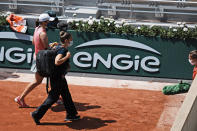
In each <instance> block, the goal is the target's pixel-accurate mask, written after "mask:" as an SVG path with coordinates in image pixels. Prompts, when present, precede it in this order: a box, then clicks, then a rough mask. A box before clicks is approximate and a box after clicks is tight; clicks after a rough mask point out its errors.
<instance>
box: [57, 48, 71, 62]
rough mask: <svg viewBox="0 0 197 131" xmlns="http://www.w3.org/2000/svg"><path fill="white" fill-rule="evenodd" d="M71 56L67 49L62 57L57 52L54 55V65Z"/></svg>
mask: <svg viewBox="0 0 197 131" xmlns="http://www.w3.org/2000/svg"><path fill="white" fill-rule="evenodd" d="M70 57H71V54H70V52H69V51H68V52H67V53H66V56H64V57H63V55H62V54H58V55H57V56H56V57H55V65H57V66H58V65H61V64H62V63H64V62H65V61H67V60H68V59H69V58H70Z"/></svg>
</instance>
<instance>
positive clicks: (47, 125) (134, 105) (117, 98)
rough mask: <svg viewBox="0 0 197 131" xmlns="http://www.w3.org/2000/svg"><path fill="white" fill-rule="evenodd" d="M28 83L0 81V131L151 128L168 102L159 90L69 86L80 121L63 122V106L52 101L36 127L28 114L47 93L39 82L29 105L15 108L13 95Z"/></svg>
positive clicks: (139, 130)
mask: <svg viewBox="0 0 197 131" xmlns="http://www.w3.org/2000/svg"><path fill="white" fill-rule="evenodd" d="M27 84H28V83H23V82H11V81H0V94H1V95H0V100H1V101H0V102H1V108H0V112H1V115H0V121H1V122H0V131H73V130H96V131H153V130H154V129H155V127H156V125H157V122H158V121H159V118H160V115H161V113H162V112H163V108H164V104H165V103H166V102H167V101H168V96H165V95H163V94H162V92H158V91H145V90H132V89H114V88H101V87H85V86H72V85H69V89H70V92H71V95H72V97H73V100H74V102H75V105H76V107H77V109H78V112H79V115H80V116H81V120H79V121H75V122H64V121H63V120H64V118H65V115H66V114H65V109H64V107H63V106H62V105H56V104H54V105H53V106H52V107H51V109H49V110H48V112H47V113H46V114H45V116H44V117H43V119H42V120H41V123H42V125H38V126H36V125H35V123H34V122H33V120H32V118H31V117H30V115H29V114H30V112H32V111H34V110H35V109H36V107H38V106H39V105H40V104H41V103H42V102H43V100H45V98H46V97H47V94H46V90H45V85H44V84H42V85H40V86H39V87H37V88H35V90H33V92H31V93H30V94H29V95H28V96H27V97H26V103H27V104H29V105H30V106H31V108H18V105H17V104H16V103H15V102H14V98H15V97H16V96H17V95H19V94H20V93H21V92H22V91H23V90H24V88H25V87H26V85H27ZM167 130H170V127H167V129H165V131H167Z"/></svg>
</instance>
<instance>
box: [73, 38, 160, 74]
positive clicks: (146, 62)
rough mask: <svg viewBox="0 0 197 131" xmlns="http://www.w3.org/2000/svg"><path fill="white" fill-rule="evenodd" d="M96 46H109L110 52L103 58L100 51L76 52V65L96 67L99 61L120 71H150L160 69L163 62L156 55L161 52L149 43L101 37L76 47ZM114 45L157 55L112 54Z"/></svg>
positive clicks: (74, 60) (74, 58)
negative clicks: (111, 50) (148, 44)
mask: <svg viewBox="0 0 197 131" xmlns="http://www.w3.org/2000/svg"><path fill="white" fill-rule="evenodd" d="M95 46H96V47H97V48H99V46H102V47H104V46H106V48H109V52H106V55H107V57H105V58H103V57H102V56H101V53H100V52H93V53H90V52H88V51H80V52H77V53H75V54H74V56H73V63H74V65H75V66H77V67H78V68H83V69H84V68H87V69H89V68H96V67H97V66H98V62H101V63H102V64H103V65H104V66H105V68H107V69H109V68H115V69H117V70H120V71H125V70H131V69H134V70H135V71H138V70H139V69H140V68H142V69H143V70H144V71H146V72H150V73H154V72H158V71H159V67H160V64H161V63H160V60H159V58H157V57H156V56H160V55H161V53H159V52H158V51H156V50H155V49H153V48H151V47H149V46H147V45H144V44H142V43H139V42H136V41H132V40H126V39H117V38H108V39H99V40H93V41H89V42H86V43H83V44H81V45H78V46H76V47H75V49H83V48H84V50H85V47H86V48H88V49H89V50H90V49H91V47H95ZM113 47H124V48H134V49H140V50H142V51H147V52H151V53H152V54H155V55H154V56H153V55H151V56H150V55H149V56H145V57H143V58H141V57H140V55H139V54H135V55H134V56H133V55H132V56H131V55H129V54H128V53H122V54H116V55H113V56H112V53H111V52H110V49H112V48H113Z"/></svg>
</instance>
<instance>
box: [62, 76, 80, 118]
mask: <svg viewBox="0 0 197 131" xmlns="http://www.w3.org/2000/svg"><path fill="white" fill-rule="evenodd" d="M60 95H61V96H62V99H63V103H64V107H65V109H66V112H67V116H75V115H76V114H78V113H77V110H76V108H75V105H74V102H73V100H72V97H71V94H70V92H69V89H68V84H67V81H66V79H65V78H62V81H61V88H60Z"/></svg>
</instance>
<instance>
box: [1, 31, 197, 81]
mask: <svg viewBox="0 0 197 131" xmlns="http://www.w3.org/2000/svg"><path fill="white" fill-rule="evenodd" d="M33 31H34V30H33V29H29V30H28V33H27V34H19V33H15V32H11V31H8V30H1V32H0V67H5V68H22V69H29V68H30V66H31V61H32V56H33V52H34V48H33V45H32V43H31V40H32V35H33ZM69 32H70V33H71V34H72V36H73V42H74V45H72V46H71V47H69V50H70V52H71V54H72V58H71V60H70V61H71V72H84V73H96V74H110V75H124V76H146V77H160V78H178V79H191V78H192V70H193V67H192V66H191V65H190V64H189V62H188V54H189V52H190V51H191V50H195V49H197V45H196V42H197V41H178V40H174V41H173V40H166V39H165V40H164V39H161V38H159V37H156V38H150V37H149V38H148V37H144V36H135V35H117V34H104V33H94V32H91V33H88V32H76V31H69ZM47 34H48V36H49V42H55V41H57V42H58V41H59V30H48V31H47Z"/></svg>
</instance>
